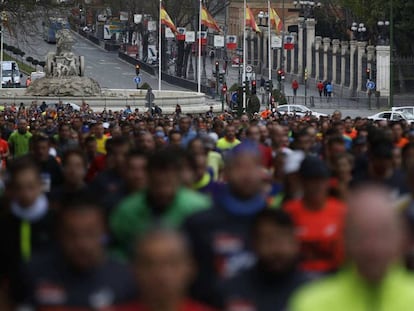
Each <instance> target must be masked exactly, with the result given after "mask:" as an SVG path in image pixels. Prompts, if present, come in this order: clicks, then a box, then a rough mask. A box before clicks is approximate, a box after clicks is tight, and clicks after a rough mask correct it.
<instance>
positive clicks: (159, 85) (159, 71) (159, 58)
mask: <svg viewBox="0 0 414 311" xmlns="http://www.w3.org/2000/svg"><path fill="white" fill-rule="evenodd" d="M161 10H162V0H160V20H159V25H158V91H161V74H162V68H161V65H162V56H161V55H162V53H161V48H162V47H161V45H162V38H161V36H162V23H161Z"/></svg>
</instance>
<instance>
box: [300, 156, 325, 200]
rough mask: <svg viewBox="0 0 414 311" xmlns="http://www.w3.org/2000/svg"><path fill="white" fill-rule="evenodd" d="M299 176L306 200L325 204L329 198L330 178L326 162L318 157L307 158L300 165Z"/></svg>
mask: <svg viewBox="0 0 414 311" xmlns="http://www.w3.org/2000/svg"><path fill="white" fill-rule="evenodd" d="M299 174H300V176H301V180H302V186H303V197H304V199H305V200H307V201H308V202H311V203H314V204H322V203H324V201H325V199H326V198H327V196H328V191H329V177H330V172H329V169H328V167H327V165H326V164H325V162H324V161H322V160H321V159H319V158H318V157H314V156H307V157H305V159H304V160H303V161H302V163H301V165H300V169H299ZM320 207H322V206H320Z"/></svg>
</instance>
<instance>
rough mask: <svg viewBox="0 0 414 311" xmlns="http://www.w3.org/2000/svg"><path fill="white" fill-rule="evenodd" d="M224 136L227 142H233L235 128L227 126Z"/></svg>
mask: <svg viewBox="0 0 414 311" xmlns="http://www.w3.org/2000/svg"><path fill="white" fill-rule="evenodd" d="M224 136H225V137H226V138H227V140H228V141H233V140H234V139H235V138H236V128H235V127H234V126H233V125H228V126H227V127H226V129H225V130H224Z"/></svg>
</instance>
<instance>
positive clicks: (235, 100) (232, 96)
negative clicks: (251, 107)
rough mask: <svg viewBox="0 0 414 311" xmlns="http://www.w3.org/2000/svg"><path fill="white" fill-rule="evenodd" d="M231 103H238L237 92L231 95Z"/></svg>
mask: <svg viewBox="0 0 414 311" xmlns="http://www.w3.org/2000/svg"><path fill="white" fill-rule="evenodd" d="M231 101H232V102H234V103H237V92H233V93H232V94H231Z"/></svg>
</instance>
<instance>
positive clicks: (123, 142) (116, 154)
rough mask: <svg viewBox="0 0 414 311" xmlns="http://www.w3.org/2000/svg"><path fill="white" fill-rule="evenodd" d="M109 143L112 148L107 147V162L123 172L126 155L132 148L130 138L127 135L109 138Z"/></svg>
mask: <svg viewBox="0 0 414 311" xmlns="http://www.w3.org/2000/svg"><path fill="white" fill-rule="evenodd" d="M107 145H110V148H107V159H108V161H107V163H109V164H110V167H111V168H113V169H115V170H117V171H119V172H121V171H122V170H123V169H124V166H125V159H126V156H127V154H128V152H129V150H130V148H131V146H130V144H129V140H128V138H126V137H123V136H122V137H114V138H111V139H108V141H107Z"/></svg>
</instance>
